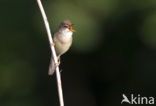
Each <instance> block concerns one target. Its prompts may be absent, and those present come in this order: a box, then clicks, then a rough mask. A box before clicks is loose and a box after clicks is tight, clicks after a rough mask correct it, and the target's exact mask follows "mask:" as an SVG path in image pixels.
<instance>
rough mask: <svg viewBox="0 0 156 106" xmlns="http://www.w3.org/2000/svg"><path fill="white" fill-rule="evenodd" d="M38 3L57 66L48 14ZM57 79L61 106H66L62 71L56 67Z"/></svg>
mask: <svg viewBox="0 0 156 106" xmlns="http://www.w3.org/2000/svg"><path fill="white" fill-rule="evenodd" d="M37 3H38V6H39V9H40V11H41V14H42V17H43V20H44V24H45V28H46V31H47V35H48V39H49V43H50V48H51V52H52V55H53V58H54V62H55V64H57V62H58V59H57V56H56V51H55V48H54V46H53V39H52V34H51V31H50V26H49V22H48V19H47V16H46V14H45V11H44V8H43V6H42V3H41V0H37ZM56 79H57V88H58V94H59V101H60V106H64V101H63V92H62V83H61V75H60V71H59V67H58V66H57V67H56Z"/></svg>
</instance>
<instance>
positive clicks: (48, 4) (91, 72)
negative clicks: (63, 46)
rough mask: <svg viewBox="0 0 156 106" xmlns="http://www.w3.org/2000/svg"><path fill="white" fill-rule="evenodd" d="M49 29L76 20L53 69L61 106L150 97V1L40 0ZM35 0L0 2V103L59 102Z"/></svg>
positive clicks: (109, 104) (114, 105) (155, 20)
mask: <svg viewBox="0 0 156 106" xmlns="http://www.w3.org/2000/svg"><path fill="white" fill-rule="evenodd" d="M42 2H43V6H44V7H45V10H46V13H47V16H48V20H49V22H50V27H51V30H52V33H54V32H55V31H56V30H57V28H58V25H59V24H60V22H61V21H62V20H64V19H69V20H71V21H72V23H74V24H76V25H75V27H74V29H75V30H76V32H75V33H74V35H73V45H72V47H71V49H70V50H69V51H68V52H67V53H66V54H64V55H63V56H62V62H61V66H60V69H61V70H62V83H63V91H64V100H65V106H120V105H121V104H120V103H121V100H122V94H123V93H124V94H126V95H130V94H135V95H137V94H140V95H141V96H147V97H148V96H153V97H155V96H156V0H42ZM50 55H51V54H50V47H49V43H48V38H47V34H46V31H45V27H44V23H43V20H42V17H41V13H40V11H39V8H38V5H37V3H36V0H14V1H9V0H0V106H59V101H58V95H57V87H56V77H55V75H54V76H51V77H49V76H48V74H47V73H48V67H49V61H50Z"/></svg>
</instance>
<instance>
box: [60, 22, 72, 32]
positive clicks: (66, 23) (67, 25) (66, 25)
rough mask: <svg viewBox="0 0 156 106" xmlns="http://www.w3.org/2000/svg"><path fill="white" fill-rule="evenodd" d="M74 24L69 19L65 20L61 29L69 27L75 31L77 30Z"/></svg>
mask: <svg viewBox="0 0 156 106" xmlns="http://www.w3.org/2000/svg"><path fill="white" fill-rule="evenodd" d="M73 25H74V24H72V23H71V22H70V21H69V20H64V21H63V22H61V25H60V28H61V29H68V30H69V31H71V32H75V30H74V29H73V28H72V27H73Z"/></svg>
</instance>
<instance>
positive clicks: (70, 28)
mask: <svg viewBox="0 0 156 106" xmlns="http://www.w3.org/2000/svg"><path fill="white" fill-rule="evenodd" d="M73 25H74V24H72V25H70V26H69V27H68V29H69V30H70V31H72V32H75V30H74V29H73V28H72V27H73Z"/></svg>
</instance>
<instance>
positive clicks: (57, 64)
mask: <svg viewBox="0 0 156 106" xmlns="http://www.w3.org/2000/svg"><path fill="white" fill-rule="evenodd" d="M57 58H58V62H57V63H56V67H58V66H59V65H60V63H61V62H60V56H57Z"/></svg>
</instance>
